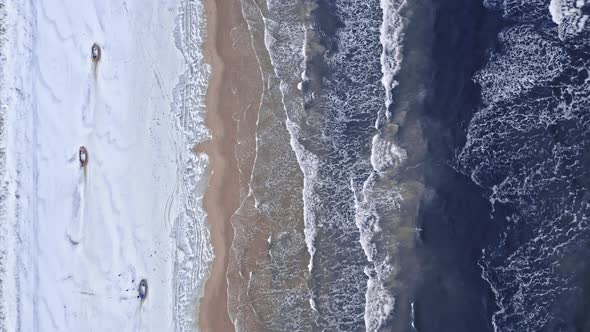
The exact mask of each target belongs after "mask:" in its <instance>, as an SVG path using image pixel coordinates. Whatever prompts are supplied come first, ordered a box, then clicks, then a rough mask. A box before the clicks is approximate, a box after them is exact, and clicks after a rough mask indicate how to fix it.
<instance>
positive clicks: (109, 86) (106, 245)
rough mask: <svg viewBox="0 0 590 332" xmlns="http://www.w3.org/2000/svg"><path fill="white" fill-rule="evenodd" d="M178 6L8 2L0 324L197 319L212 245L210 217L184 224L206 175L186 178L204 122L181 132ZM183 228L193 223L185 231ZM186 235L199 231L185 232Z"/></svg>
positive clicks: (165, 325)
mask: <svg viewBox="0 0 590 332" xmlns="http://www.w3.org/2000/svg"><path fill="white" fill-rule="evenodd" d="M178 9H179V3H178V1H175V0H170V1H162V2H145V1H123V2H119V3H116V4H114V3H112V2H109V1H65V2H61V3H60V4H59V5H55V4H51V5H49V4H47V3H46V2H42V1H32V3H29V2H24V1H23V2H21V1H13V2H12V1H7V2H6V4H5V8H4V10H5V12H6V18H5V22H4V25H5V27H6V33H5V38H4V46H3V48H2V60H1V61H2V66H1V67H2V75H1V79H2V80H3V84H2V88H1V91H0V99H1V101H2V106H3V107H4V108H5V110H6V113H5V114H4V119H3V120H4V128H3V130H4V133H3V139H2V147H3V148H4V149H5V150H6V154H5V158H6V159H5V162H6V165H5V170H3V179H2V180H3V181H2V183H3V185H4V186H5V188H6V195H7V199H6V200H5V202H4V203H3V204H4V206H3V213H2V217H1V218H2V223H1V226H0V236H1V238H2V240H3V241H2V244H1V245H0V246H1V248H0V250H1V252H2V253H1V254H0V255H1V256H0V264H1V266H0V267H1V269H0V274H1V275H0V279H2V283H1V284H0V287H1V292H0V299H1V300H0V311H1V313H0V317H1V316H3V317H4V318H5V319H4V320H3V323H0V330H2V329H3V328H4V329H6V330H8V331H19V330H20V331H166V330H182V329H183V328H181V327H186V326H187V324H188V323H187V322H184V321H180V322H179V320H187V321H191V323H192V317H189V316H190V314H189V316H187V315H184V314H181V313H179V312H177V309H178V308H179V307H180V306H184V307H183V308H182V309H183V310H187V311H188V309H187V308H186V306H185V305H186V303H187V301H188V302H194V298H193V297H194V296H195V295H194V294H191V292H194V291H195V290H196V289H197V287H200V286H199V282H200V280H201V279H203V278H204V277H205V275H206V273H207V271H206V268H203V265H204V266H206V264H202V262H205V263H206V262H208V261H209V260H210V259H211V253H210V250H209V249H208V240H207V239H208V235H207V231H206V229H205V228H204V226H203V225H202V223H203V220H201V219H203V218H200V219H199V220H200V221H199V222H198V223H196V224H195V225H192V226H191V227H185V226H186V225H184V226H183V225H179V223H182V222H183V220H185V219H186V218H187V216H186V215H187V213H186V211H185V210H186V208H187V206H190V207H191V208H192V209H193V210H194V211H192V212H193V213H192V214H191V215H192V217H193V218H195V217H198V216H197V215H198V213H199V211H198V210H199V204H197V203H187V202H186V200H187V199H188V198H189V197H192V198H194V197H193V196H194V194H195V192H194V191H195V190H196V188H197V185H196V184H195V183H189V184H187V183H185V181H186V180H187V169H188V168H190V172H189V173H191V174H192V175H193V177H192V180H193V182H194V181H196V180H198V175H199V174H201V173H202V172H204V167H205V163H206V160H205V159H204V158H201V157H193V158H192V159H191V158H189V157H186V156H185V155H186V154H190V153H191V152H190V149H189V147H190V146H191V145H192V144H194V143H195V142H187V140H188V139H189V138H191V137H192V138H193V139H194V138H195V137H198V135H202V136H204V135H206V133H200V134H199V133H193V134H192V135H188V134H186V133H182V132H181V131H182V130H186V128H185V127H183V126H182V124H179V121H182V120H183V118H182V115H179V114H177V113H175V112H174V111H175V110H177V111H178V110H180V109H183V108H184V106H183V105H179V104H178V103H181V104H184V103H185V101H184V100H182V99H179V98H182V97H179V96H176V97H175V92H177V93H180V94H182V90H183V89H184V87H178V86H177V85H178V84H179V78H180V77H181V74H183V72H185V71H186V70H187V69H186V67H187V65H186V64H185V62H186V61H187V59H186V56H185V57H183V53H181V51H180V50H179V49H178V48H177V43H175V40H174V36H175V29H176V25H177V23H178V22H177V20H178V18H177V15H178ZM181 30H182V29H181ZM181 32H182V31H181ZM177 38H178V35H177ZM93 43H97V44H98V45H100V46H101V48H102V54H101V59H100V61H99V62H98V64H96V65H95V64H94V63H93V62H92V59H91V46H92V44H93ZM184 77H185V81H186V75H185V76H184ZM180 83H182V80H180ZM188 90H190V89H188ZM179 91H180V92H179ZM196 97H197V96H193V97H191V98H196ZM175 101H176V103H175ZM189 117H190V116H189ZM186 120H194V119H186ZM80 146H84V147H86V149H87V150H88V160H89V162H88V165H87V168H86V170H84V169H83V168H81V167H80V161H79V158H78V151H79V148H80ZM188 161H191V162H195V161H196V162H197V164H196V165H190V166H187V165H186V163H187V162H188ZM187 185H188V186H189V187H187ZM184 222H185V223H186V221H184ZM199 227H200V228H199ZM188 228H191V229H192V231H193V232H195V234H191V235H187V234H179V232H184V231H186V229H188ZM181 237H182V239H180V238H181ZM186 238H189V239H191V238H192V240H189V242H190V241H196V243H188V244H187V243H182V244H179V243H178V242H179V241H184V239H186ZM179 248H180V250H179ZM179 264H183V266H179ZM195 271H197V272H195ZM179 278H185V279H187V280H190V282H188V285H187V284H186V283H183V282H182V281H179V280H178V279H179ZM142 279H145V280H146V281H147V283H148V285H149V288H148V294H147V297H146V298H145V299H144V300H143V301H142V300H141V299H140V298H138V291H137V289H138V286H139V283H140V281H141V280H142ZM179 285H182V287H179ZM187 298H188V300H187ZM179 303H180V304H179ZM1 324H4V326H2V325H1Z"/></svg>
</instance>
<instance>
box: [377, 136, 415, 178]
mask: <svg viewBox="0 0 590 332" xmlns="http://www.w3.org/2000/svg"><path fill="white" fill-rule="evenodd" d="M407 157H408V153H407V152H406V150H404V149H402V148H400V147H399V146H398V145H397V144H395V143H394V142H392V141H391V139H386V138H384V137H383V135H382V134H377V135H375V136H374V137H373V143H372V145H371V165H373V169H374V170H375V171H377V172H382V171H384V170H386V169H388V168H391V167H397V166H399V165H401V164H402V163H403V162H404V161H405V160H406V159H407Z"/></svg>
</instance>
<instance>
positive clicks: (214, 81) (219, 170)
mask: <svg viewBox="0 0 590 332" xmlns="http://www.w3.org/2000/svg"><path fill="white" fill-rule="evenodd" d="M205 13H206V15H207V39H206V42H205V45H204V52H205V57H206V59H207V62H208V63H209V64H210V66H211V77H210V81H209V87H208V90H207V100H206V105H207V116H206V124H207V126H208V127H209V128H210V130H211V134H212V139H211V140H210V141H208V142H206V143H204V144H202V145H201V146H199V147H198V150H200V151H203V152H205V153H207V155H208V156H209V158H210V170H211V175H210V178H209V186H208V188H207V191H206V193H205V197H204V207H205V209H206V211H207V215H208V223H209V227H210V234H211V242H212V246H213V252H214V254H215V259H214V261H213V263H212V266H211V274H210V277H209V279H208V280H207V282H206V284H205V290H204V293H203V297H202V298H201V304H200V307H199V308H200V310H199V313H198V321H199V330H201V331H233V330H234V329H235V328H234V325H233V323H232V321H231V319H230V316H229V313H228V301H227V286H228V285H227V278H226V273H227V266H228V261H229V250H230V247H231V244H232V239H233V236H234V234H233V228H232V225H231V222H230V219H231V217H232V215H233V214H234V212H235V211H236V210H237V209H238V207H239V204H240V189H241V188H240V187H241V186H240V171H239V169H238V165H237V161H236V144H237V135H238V132H237V131H238V121H240V119H241V118H243V117H244V112H245V111H246V109H247V108H248V106H247V105H248V104H250V103H251V101H250V100H249V99H252V98H254V99H256V98H259V96H260V91H256V90H257V89H258V90H259V88H254V87H259V86H260V82H259V81H258V83H254V84H253V80H256V79H257V78H256V76H255V75H257V74H258V73H259V72H258V68H257V67H254V68H252V67H251V65H252V64H251V63H247V62H245V61H248V56H244V54H243V53H244V52H246V53H248V54H252V53H251V51H248V50H242V48H244V47H245V48H246V49H247V48H248V47H250V45H249V43H246V44H245V43H243V42H240V40H241V39H243V29H244V27H245V22H244V19H243V17H242V11H241V5H240V2H239V0H224V1H215V0H206V1H205ZM248 68H250V69H248ZM253 75H254V76H253ZM258 80H259V78H258Z"/></svg>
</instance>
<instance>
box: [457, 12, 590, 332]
mask: <svg viewBox="0 0 590 332" xmlns="http://www.w3.org/2000/svg"><path fill="white" fill-rule="evenodd" d="M552 2H553V3H557V2H556V1H552ZM486 5H487V6H488V8H490V9H492V10H498V11H500V12H501V13H502V15H503V16H504V18H505V19H507V20H509V21H508V23H507V26H506V28H505V29H504V30H503V31H502V32H501V33H500V35H499V37H498V38H499V45H498V47H497V49H494V50H493V51H492V52H491V55H490V57H489V60H488V62H487V64H486V65H485V67H484V68H483V69H482V70H481V71H480V72H479V73H478V74H477V75H476V77H475V79H476V81H477V82H478V83H479V84H480V85H481V86H482V97H483V102H482V106H481V109H480V110H478V112H477V113H476V114H475V116H474V118H473V119H472V120H471V123H470V124H469V129H468V137H467V144H466V145H465V147H464V148H463V150H462V151H461V153H460V155H459V158H458V159H459V164H460V167H461V169H462V170H463V171H464V172H465V173H466V174H468V175H469V176H471V178H472V179H473V181H474V182H475V183H477V184H478V185H480V186H482V187H484V188H486V189H488V192H489V198H490V201H491V202H492V204H493V206H495V207H498V208H500V209H502V210H503V211H504V210H506V209H507V211H508V212H502V213H498V214H497V219H500V218H502V219H505V220H498V221H496V222H499V223H501V224H502V225H504V226H503V228H504V229H503V232H502V234H501V236H500V237H499V238H498V239H497V241H495V242H494V243H493V245H491V246H490V247H489V248H487V249H485V250H484V252H483V258H482V261H481V263H480V264H481V266H482V270H483V271H484V272H483V277H484V278H485V279H486V280H487V281H488V282H489V283H490V286H491V287H492V289H493V291H494V294H495V297H496V300H497V305H498V310H497V311H496V313H495V314H494V316H493V324H494V328H495V329H496V330H497V331H523V330H534V331H558V330H559V331H574V330H576V324H575V323H576V319H577V318H579V317H576V316H577V315H578V314H577V313H576V308H580V305H581V304H583V302H582V301H583V298H582V288H581V287H582V286H583V283H582V280H583V278H584V277H583V275H584V273H587V272H585V271H586V270H587V268H586V267H585V263H583V262H584V260H585V259H587V257H588V250H587V246H588V239H589V236H590V231H589V228H588V212H589V211H588V209H589V205H588V197H589V196H588V185H589V183H588V175H589V174H588V160H589V159H588V152H589V151H590V150H588V144H589V143H590V141H589V138H590V137H589V136H588V135H589V134H588V133H589V129H590V113H588V107H589V106H590V104H589V98H588V97H589V95H588V91H589V90H588V88H589V87H588V80H587V79H588V76H589V75H588V64H589V63H588V61H589V57H588V53H587V52H588V48H587V40H588V39H587V36H588V29H589V28H588V27H586V26H585V21H586V19H587V16H585V15H584V13H583V12H582V9H580V8H578V7H581V4H579V2H575V1H561V3H560V4H559V5H557V7H556V8H553V9H552V12H553V14H554V15H553V17H552V16H551V15H550V11H549V10H548V6H549V2H548V1H530V2H522V3H521V2H519V1H506V2H501V1H487V2H486ZM554 21H557V22H560V24H559V25H556V24H555V23H554ZM581 278H582V279H581ZM578 328H580V327H579V326H578Z"/></svg>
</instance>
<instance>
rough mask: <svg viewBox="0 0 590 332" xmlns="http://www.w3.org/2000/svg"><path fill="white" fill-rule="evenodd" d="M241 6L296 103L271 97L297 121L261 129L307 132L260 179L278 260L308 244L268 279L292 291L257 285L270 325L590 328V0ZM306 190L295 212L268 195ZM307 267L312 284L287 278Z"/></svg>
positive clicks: (275, 79) (272, 71)
mask: <svg viewBox="0 0 590 332" xmlns="http://www.w3.org/2000/svg"><path fill="white" fill-rule="evenodd" d="M242 4H243V8H244V13H245V14H246V16H247V17H250V20H249V22H250V24H251V31H256V33H260V34H262V35H263V36H260V35H259V36H258V38H263V39H264V46H265V47H264V49H262V48H261V49H260V50H259V54H261V57H267V58H268V59H269V61H270V67H269V64H268V61H267V63H266V65H264V66H261V70H262V72H268V78H267V80H266V81H265V82H267V85H266V86H267V87H268V89H267V91H266V92H265V93H267V95H269V96H270V95H273V94H275V95H276V94H279V95H280V98H281V101H280V103H278V105H279V106H280V107H281V108H282V114H281V112H279V113H277V112H278V111H277V109H276V105H277V104H276V103H275V104H272V103H271V104H268V105H267V106H265V104H264V103H263V104H262V105H261V109H260V112H263V111H264V110H265V107H270V108H272V110H273V114H275V116H276V119H277V120H278V121H279V123H281V124H282V125H281V126H278V127H275V128H274V129H270V128H269V127H267V126H266V125H265V126H264V128H265V134H264V136H262V135H260V136H258V139H259V140H258V141H257V142H258V147H261V146H263V145H264V144H268V143H264V142H265V140H273V139H274V140H275V142H277V143H278V142H279V141H281V144H284V143H285V142H286V141H285V140H286V139H287V138H285V134H286V133H285V128H286V129H287V131H288V135H289V136H288V137H289V138H288V139H289V142H290V144H289V146H287V145H281V146H282V148H281V149H284V150H281V151H283V152H277V151H276V150H275V153H280V155H281V157H280V158H277V159H274V160H273V159H270V160H259V161H257V162H256V165H255V166H254V169H256V168H257V167H263V165H264V167H265V168H266V169H273V166H272V165H274V169H275V170H276V169H277V167H279V168H280V169H281V170H280V171H279V170H277V172H290V174H292V175H291V179H292V180H293V181H290V182H274V181H273V180H272V178H270V179H264V183H265V184H266V185H268V184H269V183H273V184H277V185H278V184H279V183H280V186H275V185H271V186H270V187H268V186H267V187H264V188H266V190H268V191H269V192H273V194H272V195H269V197H267V198H265V196H264V194H263V191H264V190H261V191H260V193H256V191H254V193H253V195H254V196H255V198H254V200H255V203H253V206H257V207H258V208H259V210H260V211H262V213H263V214H267V215H269V216H271V215H273V217H272V218H274V220H276V223H279V224H280V223H281V221H284V222H283V223H282V224H281V226H280V227H276V226H271V227H270V229H271V230H270V234H271V235H270V236H269V238H268V246H269V255H270V256H269V257H270V258H267V259H269V263H265V264H263V265H264V266H269V268H270V267H272V266H274V265H273V264H279V265H282V264H285V263H284V261H282V260H283V259H287V257H289V256H284V254H278V253H280V252H283V251H289V252H290V253H291V254H294V253H299V256H298V258H297V259H295V258H290V259H293V262H294V263H295V262H296V263H295V264H293V265H292V266H290V268H289V269H281V268H278V266H277V268H274V269H273V271H274V272H273V273H274V274H273V276H272V277H268V278H270V279H267V280H266V281H265V282H264V285H267V286H266V287H268V285H273V287H276V290H275V291H273V292H270V293H265V294H262V293H261V294H260V295H259V296H257V299H260V300H256V301H253V302H252V303H253V307H254V312H259V311H258V310H261V311H264V310H265V309H266V310H269V312H270V314H269V316H268V319H266V318H265V319H262V321H260V320H259V321H258V324H261V325H257V326H266V327H267V328H269V329H271V330H325V331H359V330H367V331H377V330H379V331H584V330H585V329H587V328H588V325H587V324H588V323H587V320H586V318H585V317H584V315H585V313H586V311H587V308H588V305H589V304H588V301H587V300H586V298H587V296H585V294H587V292H588V290H587V287H588V284H587V281H586V280H587V277H588V273H589V270H588V267H587V264H586V263H585V260H586V259H587V257H588V256H587V255H588V241H587V240H588V235H590V234H589V233H588V230H587V229H588V228H587V216H588V213H587V208H588V204H587V197H588V193H587V192H588V187H587V186H588V182H587V175H586V169H587V165H586V163H587V160H588V157H587V153H588V151H589V150H588V148H587V146H588V140H587V137H586V136H587V135H588V134H587V132H588V129H589V128H587V125H588V119H587V117H588V115H587V113H588V112H587V110H586V108H587V104H586V103H587V100H588V92H587V91H588V87H587V79H588V71H587V61H588V54H587V51H588V48H587V47H588V45H587V44H588V42H587V40H588V39H587V37H588V32H587V30H586V28H585V22H586V20H587V19H588V16H587V14H588V11H587V10H586V7H585V5H583V3H582V2H580V1H578V2H575V1H561V2H559V1H555V0H554V1H551V2H550V1H527V2H523V1H492V0H490V1H483V2H481V1H466V0H446V1H441V0H430V1H427V0H420V1H412V2H410V1H397V0H381V1H362V2H360V1H352V0H350V1H347V0H339V1H335V0H316V1H272V0H269V1H267V2H263V1H253V0H244V1H242ZM256 24H258V25H256ZM255 27H256V28H257V30H254V28H255ZM262 29H264V30H262ZM262 31H263V32H262ZM253 36H254V40H256V35H255V34H253ZM261 57H259V58H261ZM269 116H270V115H269ZM266 121H269V120H268V119H266ZM259 133H260V132H259ZM271 133H272V134H271ZM275 135H276V136H275ZM266 142H268V141H266ZM274 148H275V149H279V147H278V146H274ZM288 148H290V150H291V151H289V149H288ZM269 151H270V150H267V152H266V153H271V152H269ZM260 152H261V150H258V153H260ZM293 152H294V154H293ZM262 155H264V153H263V154H262ZM294 160H296V162H297V164H296V166H297V167H298V169H299V170H300V172H298V170H297V169H296V168H294V167H295V165H294ZM279 165H280V166H279ZM287 170H288V171H287ZM283 175H284V174H283ZM280 178H281V174H279V175H278V177H277V179H280ZM301 182H302V183H301ZM259 188H261V189H262V188H263V187H259ZM271 188H272V189H271ZM298 191H301V192H302V193H303V197H302V199H303V202H300V201H299V199H300V198H297V197H296V196H295V195H292V196H288V198H284V199H289V200H291V201H292V202H293V205H292V206H291V207H292V209H290V210H285V208H284V203H283V204H277V205H273V204H270V203H269V202H270V201H271V200H272V199H271V198H270V196H272V197H274V198H278V197H279V196H278V195H280V193H286V192H295V193H296V192H298ZM251 198H252V197H251ZM258 198H260V200H258ZM283 202H284V201H283ZM267 203H268V204H267ZM257 204H258V205H257ZM273 209H281V211H283V212H287V211H288V213H286V214H285V215H281V214H280V213H279V212H278V210H273ZM300 209H302V211H301V210H300ZM272 218H271V219H272ZM285 218H286V219H285ZM301 219H303V220H301ZM285 220H288V221H285ZM301 223H303V225H304V227H303V230H301ZM235 224H236V225H239V224H240V222H239V221H238V222H235ZM267 225H268V224H267ZM301 231H303V234H304V239H305V247H306V248H307V252H308V253H307V255H304V254H302V252H301V250H302V245H303V243H302V240H301ZM287 233H289V234H290V235H288V236H287V235H285V234H287ZM239 236H240V235H239V231H238V232H236V237H239ZM295 239H297V240H295ZM306 256H307V257H306ZM237 260H239V257H238V258H237ZM306 260H308V263H307V264H305V261H306ZM281 261H282V262H283V263H279V262H281ZM266 264H268V265H266ZM305 269H307V271H305ZM295 275H296V276H297V277H298V278H305V285H302V284H301V283H298V286H297V287H298V288H296V291H295V289H293V291H291V292H288V295H287V294H286V293H285V292H287V290H286V289H283V288H282V287H285V285H292V284H291V283H289V282H287V279H289V277H290V276H295ZM257 278H260V279H257ZM263 278H267V277H262V276H261V275H258V276H257V275H256V272H255V271H254V272H253V274H250V276H249V280H250V282H252V281H253V280H254V281H255V280H262V279H263ZM285 298H287V299H289V301H287V302H281V299H285ZM262 299H264V300H262ZM306 300H308V301H309V303H306ZM265 301H266V302H265ZM262 302H265V303H266V304H264V305H263V304H262ZM236 303H239V301H237V302H236ZM257 303H258V305H259V306H257ZM271 303H276V304H279V303H280V307H279V308H277V307H272V305H271ZM289 307H291V309H289ZM230 310H231V309H230ZM235 312H236V313H242V314H243V316H241V317H243V318H242V319H244V321H246V320H247V319H246V318H245V317H247V316H248V315H247V314H244V312H245V311H240V309H239V308H238V309H236V311H235ZM259 317H260V316H259ZM294 317H297V319H296V322H294V321H293V320H292V319H293V318H294ZM258 319H260V318H258ZM277 322H280V323H277ZM244 326H246V325H244ZM245 330H248V329H247V328H245Z"/></svg>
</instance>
